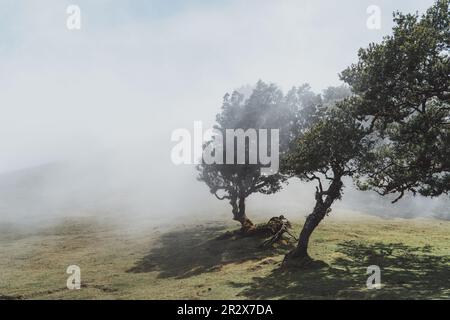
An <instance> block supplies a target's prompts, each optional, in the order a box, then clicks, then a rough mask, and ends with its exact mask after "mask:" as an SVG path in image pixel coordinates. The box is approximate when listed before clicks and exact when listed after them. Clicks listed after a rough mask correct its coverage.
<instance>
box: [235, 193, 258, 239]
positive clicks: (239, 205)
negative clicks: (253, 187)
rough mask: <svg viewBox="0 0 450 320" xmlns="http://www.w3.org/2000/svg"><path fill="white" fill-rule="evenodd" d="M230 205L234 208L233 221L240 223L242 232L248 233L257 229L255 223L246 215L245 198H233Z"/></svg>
mask: <svg viewBox="0 0 450 320" xmlns="http://www.w3.org/2000/svg"><path fill="white" fill-rule="evenodd" d="M230 204H231V206H232V208H233V210H232V212H233V220H236V221H238V222H239V223H240V224H241V226H242V229H241V230H242V231H244V232H248V231H249V230H252V229H254V228H255V225H254V224H253V222H252V221H251V220H250V219H249V218H247V215H246V214H245V197H242V196H241V197H231V199H230Z"/></svg>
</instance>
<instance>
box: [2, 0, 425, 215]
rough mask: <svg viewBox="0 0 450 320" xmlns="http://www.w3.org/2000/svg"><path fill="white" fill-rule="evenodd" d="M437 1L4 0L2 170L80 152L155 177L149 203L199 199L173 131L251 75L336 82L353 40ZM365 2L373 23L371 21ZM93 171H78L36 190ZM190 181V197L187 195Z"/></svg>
mask: <svg viewBox="0 0 450 320" xmlns="http://www.w3.org/2000/svg"><path fill="white" fill-rule="evenodd" d="M432 3H433V1H432V0H397V1H388V0H383V1H375V0H370V1H366V0H362V1H361V0H345V1H328V0H305V1H300V0H296V1H288V0H277V1H275V0H249V1H235V0H234V1H233V0H231V1H225V0H223V1H218V0H208V1H206V0H205V1H200V0H195V1H188V0H183V1H182V0H171V1H164V0H152V1H131V0H130V1H126V0H122V1H112V0H95V1H92V0H72V1H65V0H40V1H25V0H0V173H8V172H12V171H16V170H21V169H25V168H30V167H35V166H40V165H45V164H48V163H52V162H58V163H59V162H64V161H74V160H77V161H78V162H79V163H82V164H83V165H82V167H83V168H85V167H89V165H88V164H92V165H91V167H93V168H95V172H96V173H97V174H98V171H102V170H103V171H102V172H103V173H102V174H104V176H105V177H106V176H107V177H109V179H108V181H109V182H108V183H111V184H112V185H114V186H117V185H120V184H121V183H122V182H124V181H126V182H127V183H129V184H130V185H133V186H134V187H135V188H139V186H140V185H141V184H140V183H137V182H136V181H138V180H139V179H142V180H146V179H147V180H150V182H149V183H147V186H148V184H152V185H153V186H152V187H151V188H150V189H147V188H144V187H142V188H141V189H140V190H141V191H142V193H143V194H146V195H148V194H153V197H154V198H155V199H156V200H157V201H158V208H166V209H167V208H171V203H170V202H172V200H171V199H169V198H167V197H161V196H160V195H161V194H164V193H166V194H170V193H172V194H178V195H180V194H184V196H183V199H179V202H180V203H183V201H190V202H191V203H192V202H198V201H200V200H199V199H203V198H204V195H205V194H207V192H208V190H207V188H206V187H205V186H200V185H199V183H198V182H196V181H195V177H194V172H195V171H194V168H193V167H192V166H189V167H175V166H174V165H173V164H172V163H171V160H170V153H171V148H172V147H173V146H174V143H173V142H171V140H170V138H171V133H172V132H173V131H174V130H176V129H178V128H187V129H188V130H190V131H192V130H193V124H194V121H202V122H203V123H204V128H207V127H210V126H212V125H213V123H214V119H215V115H216V114H217V113H218V112H220V107H221V102H222V98H223V96H224V95H225V93H227V92H231V91H233V90H234V89H236V88H239V87H242V86H245V85H254V84H255V83H256V82H257V81H258V80H260V79H261V80H263V81H266V82H270V83H275V84H277V85H279V86H280V87H281V88H282V89H283V90H284V91H287V90H288V89H289V88H291V87H292V86H298V85H301V84H303V83H309V84H310V85H311V86H312V88H313V90H315V91H317V92H320V91H321V90H323V89H325V88H326V87H328V86H332V85H339V84H340V81H339V77H338V74H339V72H341V71H342V70H343V69H345V68H346V67H347V66H349V65H350V64H351V63H353V62H356V59H357V51H358V49H359V48H360V47H366V46H367V45H368V44H369V43H371V42H374V41H375V42H378V41H380V40H381V39H382V37H383V36H384V35H387V34H389V33H390V30H391V26H392V21H391V20H392V12H393V11H395V10H400V11H403V12H415V11H417V10H418V11H420V12H423V10H425V9H426V8H427V7H429V6H430V5H431V4H432ZM69 5H77V6H79V8H80V10H81V29H80V30H68V29H67V27H66V21H67V18H68V14H67V13H66V9H67V7H68V6H69ZM371 5H376V6H378V7H379V8H380V13H381V28H380V29H379V30H372V29H369V28H367V25H366V23H367V19H368V18H369V16H370V14H368V13H367V8H368V7H369V6H371ZM106 162H108V164H106ZM111 163H113V164H111ZM107 170H109V171H107ZM91 173H93V171H91V172H90V171H86V172H83V173H82V172H81V171H79V170H78V169H77V170H73V171H72V172H71V173H70V175H69V176H70V178H68V176H65V177H64V179H62V178H61V179H60V181H59V182H60V183H59V184H58V183H57V182H55V181H57V180H58V179H56V178H55V179H53V180H55V181H53V180H52V181H53V182H52V183H51V184H49V185H47V186H49V187H48V188H47V189H46V188H44V187H43V186H41V189H42V190H47V191H48V190H53V191H54V190H56V189H60V187H61V183H63V184H67V183H68V181H69V182H70V183H72V184H73V183H74V180H76V179H75V178H76V177H77V176H78V177H79V176H81V175H82V176H86V177H89V176H91ZM130 181H132V182H131V183H130ZM102 183H105V180H101V182H100V181H99V180H98V179H97V178H95V179H94V178H93V180H92V181H91V180H89V179H87V180H84V181H83V183H81V184H80V188H79V189H81V188H83V190H85V192H87V193H89V192H90V191H91V190H90V189H88V188H86V185H89V184H92V185H93V186H95V187H97V186H98V185H99V184H102ZM192 183H197V184H196V185H195V188H196V189H198V190H199V192H198V194H197V195H196V196H193V195H192V194H189V193H187V192H186V190H191V189H192V188H193V187H192V186H193V184H192ZM58 186H59V187H58ZM96 189H98V188H96ZM157 191H158V192H159V193H158V192H157ZM45 194H46V197H47V196H48V194H55V193H54V192H53V193H52V192H46V193H45ZM156 200H155V201H156ZM182 200H183V201H182ZM133 201H134V203H136V202H139V201H137V200H136V199H135V200H133ZM214 201H216V200H215V199H214ZM216 202H217V201H216ZM216 202H214V203H216ZM211 203H212V202H211Z"/></svg>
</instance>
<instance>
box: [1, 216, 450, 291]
mask: <svg viewBox="0 0 450 320" xmlns="http://www.w3.org/2000/svg"><path fill="white" fill-rule="evenodd" d="M294 222H296V221H294ZM301 223H302V221H297V223H294V234H298V233H299V229H300V227H301ZM233 228H236V225H235V224H234V223H233V222H232V221H231V219H230V222H228V221H227V220H218V221H207V222H205V221H201V220H200V221H197V222H189V223H185V224H183V225H181V224H179V225H173V224H168V225H162V226H161V225H160V226H157V227H156V226H148V227H145V226H142V225H140V226H136V227H132V226H130V227H127V228H126V229H124V228H121V227H119V225H118V224H113V223H110V222H108V220H105V219H98V218H96V219H94V218H76V219H75V218H74V219H66V220H64V221H61V222H60V223H58V224H57V225H55V226H53V227H46V228H39V230H38V231H36V230H35V231H27V230H25V229H21V228H15V227H13V226H3V227H2V230H0V231H1V232H0V298H3V299H419V298H425V299H449V298H450V221H443V220H434V219H411V220H405V219H392V220H387V219H382V218H375V217H370V216H361V217H357V218H354V217H353V218H345V219H334V218H332V217H331V218H327V219H326V220H325V221H323V223H322V224H321V225H320V226H319V228H318V229H317V230H316V232H315V233H314V234H313V236H312V239H311V248H310V255H311V256H312V257H313V258H314V259H316V260H321V261H323V262H324V263H323V264H321V265H322V266H321V267H315V268H311V269H307V270H291V271H283V270H281V269H280V268H279V267H280V262H281V261H282V259H283V256H284V254H285V253H286V252H287V251H288V250H289V249H290V248H291V247H292V245H293V244H294V243H293V242H292V243H287V244H284V245H280V246H278V247H276V248H273V249H262V248H260V247H259V244H260V243H261V240H262V239H254V238H229V239H222V240H218V239H217V237H218V236H220V235H222V234H223V233H224V232H226V231H227V230H233ZM72 264H75V265H78V266H79V267H80V268H81V282H82V288H81V289H80V290H68V289H67V288H66V280H67V278H68V276H69V275H68V274H66V273H65V272H66V269H67V267H68V266H69V265H72ZM369 265H378V266H379V267H380V268H381V282H382V288H381V289H379V290H376V289H375V290H368V289H367V287H366V280H367V277H368V275H366V270H367V267H368V266H369Z"/></svg>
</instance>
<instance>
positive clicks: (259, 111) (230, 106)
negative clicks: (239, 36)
mask: <svg viewBox="0 0 450 320" xmlns="http://www.w3.org/2000/svg"><path fill="white" fill-rule="evenodd" d="M286 106H287V104H286V100H285V99H284V96H283V93H282V92H281V91H280V90H279V89H278V88H277V87H276V86H275V85H268V84H265V83H264V82H262V81H259V82H258V83H257V85H256V87H255V88H254V90H253V92H252V93H251V95H250V97H248V99H245V97H244V95H243V94H241V93H239V92H237V91H235V92H233V93H232V94H231V95H229V94H227V95H225V97H224V101H223V106H222V112H221V113H220V114H218V115H217V118H216V120H217V125H216V126H215V127H214V128H215V130H216V131H217V132H218V133H220V136H221V137H222V139H219V140H218V141H217V140H216V139H211V140H210V141H207V142H206V143H205V145H204V150H206V149H209V150H219V149H221V150H223V151H224V152H223V158H222V161H219V162H220V163H212V164H207V163H206V162H205V161H203V162H202V164H201V165H199V166H198V167H197V170H198V171H199V176H198V180H200V181H203V182H205V183H206V185H207V186H208V187H209V189H210V192H211V193H212V194H213V195H215V196H216V198H217V199H219V200H225V199H226V200H228V201H229V203H230V205H231V207H232V213H233V219H234V220H236V221H238V222H239V223H241V226H242V231H244V232H247V231H249V230H251V229H253V228H254V224H253V222H252V221H251V220H250V219H249V218H248V217H247V215H246V210H245V201H246V199H247V198H248V197H249V196H250V195H251V194H254V193H263V194H271V193H275V192H277V191H279V190H280V189H281V187H282V183H283V182H284V181H285V180H286V178H285V177H284V176H283V175H281V174H280V173H278V172H276V173H273V174H271V175H268V174H264V173H263V172H262V169H263V168H264V167H265V165H263V164H261V162H260V161H258V163H257V164H251V163H250V161H249V148H250V144H251V143H252V142H255V141H252V138H251V137H249V138H248V139H247V138H246V142H245V153H246V155H245V160H246V161H245V164H239V163H238V161H237V160H238V159H237V157H238V156H239V155H238V150H237V148H236V144H235V148H234V151H233V154H234V163H233V164H226V161H225V160H226V158H227V152H229V150H228V151H227V150H226V148H223V146H225V145H226V144H227V143H226V139H227V134H226V130H227V129H233V130H236V129H242V130H243V131H244V132H247V130H248V129H255V130H257V129H279V130H280V132H279V143H280V145H283V144H284V142H283V141H285V140H286V139H287V136H288V134H289V130H287V127H288V126H289V121H288V120H289V119H290V116H289V110H288V109H287V107H286ZM233 139H235V138H234V137H233ZM257 139H259V137H257ZM268 140H269V141H268V149H269V150H272V145H271V141H272V140H271V139H268ZM274 147H278V146H274ZM258 151H259V150H258ZM264 151H265V150H264Z"/></svg>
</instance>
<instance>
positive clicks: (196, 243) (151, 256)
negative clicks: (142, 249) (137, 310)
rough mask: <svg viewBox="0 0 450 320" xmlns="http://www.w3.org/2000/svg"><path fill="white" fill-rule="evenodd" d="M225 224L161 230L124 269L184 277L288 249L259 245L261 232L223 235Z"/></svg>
mask: <svg viewBox="0 0 450 320" xmlns="http://www.w3.org/2000/svg"><path fill="white" fill-rule="evenodd" d="M226 229H227V227H226V226H210V225H207V226H203V225H199V226H195V227H192V228H188V229H183V230H175V231H171V232H168V233H165V234H163V235H162V236H161V237H160V239H159V244H158V246H157V247H155V248H152V249H151V251H150V252H149V253H148V254H147V255H146V256H145V257H143V258H142V259H141V260H140V261H138V262H137V263H136V265H135V266H134V267H133V268H131V269H129V270H128V271H127V272H133V273H143V272H153V271H158V272H159V275H158V277H159V278H169V277H174V278H180V279H181V278H188V277H191V276H194V275H198V274H201V273H204V272H213V271H218V270H220V268H221V267H222V266H223V265H226V264H229V263H242V262H245V261H249V260H260V259H263V258H266V257H271V256H274V255H279V254H283V253H286V252H288V250H290V249H291V248H292V247H291V246H290V245H288V244H286V245H279V246H277V247H274V248H261V247H260V245H261V243H262V241H263V240H264V237H263V236H262V235H254V236H251V237H243V236H236V235H234V236H232V237H223V236H224V235H226V234H225V231H226Z"/></svg>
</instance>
